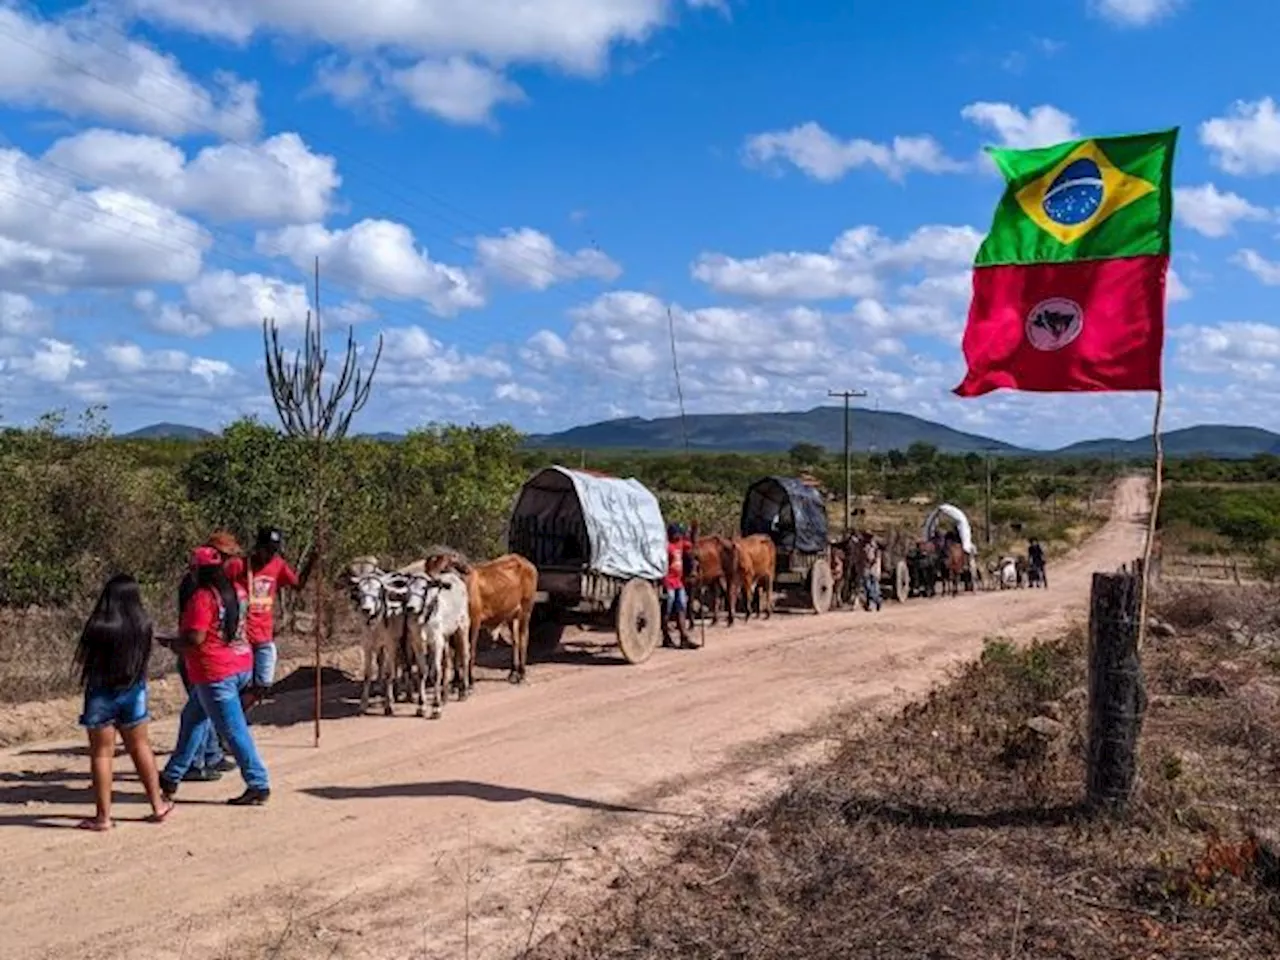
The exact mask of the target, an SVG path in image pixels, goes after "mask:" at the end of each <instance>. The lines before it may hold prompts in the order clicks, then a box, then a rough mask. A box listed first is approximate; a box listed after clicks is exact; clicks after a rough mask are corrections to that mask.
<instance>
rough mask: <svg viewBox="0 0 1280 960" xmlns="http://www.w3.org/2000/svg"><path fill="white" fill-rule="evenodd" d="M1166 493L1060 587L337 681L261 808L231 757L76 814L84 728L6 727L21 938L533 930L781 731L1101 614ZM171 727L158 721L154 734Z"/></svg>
mask: <svg viewBox="0 0 1280 960" xmlns="http://www.w3.org/2000/svg"><path fill="white" fill-rule="evenodd" d="M1146 509H1147V506H1146V486H1145V483H1144V481H1141V480H1136V479H1135V480H1128V481H1125V482H1124V483H1123V484H1121V486H1120V488H1119V490H1118V493H1117V496H1116V498H1115V500H1114V502H1113V516H1112V519H1111V521H1110V522H1109V523H1108V524H1107V526H1106V527H1104V528H1103V530H1102V531H1100V532H1099V534H1098V535H1097V536H1095V537H1094V538H1093V539H1091V540H1090V541H1089V542H1088V543H1087V544H1086V545H1085V546H1084V547H1082V548H1081V549H1080V550H1079V551H1077V552H1076V554H1074V555H1073V556H1071V557H1069V558H1064V559H1063V560H1061V561H1059V562H1058V563H1056V564H1055V565H1054V567H1053V568H1052V569H1051V570H1050V576H1051V581H1052V585H1053V587H1052V589H1051V590H1049V591H1040V590H1022V591H1010V592H1004V593H1000V592H993V593H987V594H979V595H967V596H961V597H960V598H957V599H949V598H939V599H934V600H929V601H924V600H916V601H909V602H908V603H906V604H904V605H896V604H891V605H889V606H887V607H886V608H885V610H884V611H883V612H882V613H881V614H879V615H868V614H866V613H861V612H834V613H831V614H828V615H826V616H824V617H820V618H819V617H813V616H805V615H799V614H793V615H781V614H779V615H777V616H775V618H774V619H773V621H772V622H771V623H770V622H765V623H763V624H760V625H756V624H755V623H754V622H753V623H752V624H751V625H749V626H747V627H745V628H744V627H743V626H741V625H738V626H736V627H735V628H734V629H733V630H732V631H726V630H725V629H724V628H723V627H721V628H718V629H714V630H711V631H709V632H708V645H707V648H706V649H704V650H701V651H696V652H694V651H689V652H685V651H663V650H660V651H658V653H656V654H655V655H654V657H653V658H652V659H651V660H650V661H649V662H648V663H646V664H643V665H641V666H638V667H630V666H613V665H611V664H608V663H601V662H599V658H597V660H596V661H595V662H588V661H586V660H579V661H576V662H567V663H554V664H544V665H537V666H536V667H535V668H534V669H532V670H531V674H530V680H529V682H528V684H527V685H526V686H525V687H524V688H521V689H511V688H509V687H508V685H507V684H505V683H501V682H488V683H482V684H481V685H480V689H479V692H478V693H477V695H476V696H475V698H474V699H473V700H471V701H470V702H468V703H464V704H457V703H454V702H452V701H451V702H450V703H449V704H448V706H447V707H446V710H445V715H444V718H443V719H442V720H440V721H436V722H431V721H427V720H421V719H417V718H415V717H413V716H412V712H411V709H410V708H409V707H408V705H405V704H401V705H399V709H400V715H399V716H397V717H393V718H384V717H382V716H380V715H379V716H368V717H355V716H350V715H349V714H350V712H351V708H350V707H349V706H346V705H344V704H342V703H339V702H335V703H334V704H332V705H331V707H330V709H331V710H334V711H338V712H339V713H342V712H345V713H346V714H348V715H347V716H344V717H342V718H341V719H335V720H332V721H329V722H328V723H327V724H326V726H325V728H324V735H323V736H324V740H323V744H322V747H321V749H320V750H318V751H317V750H315V749H313V748H312V746H311V731H310V725H309V724H308V723H306V722H301V723H294V724H291V725H290V724H287V723H285V722H284V721H283V720H278V721H276V722H275V723H274V724H264V725H262V726H259V727H257V728H256V730H257V736H258V739H259V744H260V745H261V746H262V747H263V748H264V751H265V754H266V758H267V761H268V764H269V766H270V769H271V774H272V785H273V788H274V793H273V797H272V801H271V804H270V806H269V807H267V808H263V809H248V810H241V809H233V808H228V807H226V806H224V805H223V804H222V803H221V801H222V800H223V799H225V798H226V797H228V796H230V795H232V794H233V793H235V792H238V791H239V789H240V783H239V778H238V776H236V775H234V774H233V775H232V776H231V777H228V778H225V779H224V780H223V781H222V782H220V783H212V784H200V783H188V784H184V785H183V788H182V799H183V801H184V802H183V803H182V804H180V806H179V809H178V810H177V811H176V812H175V814H174V816H173V817H172V818H171V820H170V821H169V822H168V823H166V824H164V825H160V826H156V825H150V824H145V823H140V822H135V818H139V817H141V816H142V815H143V814H144V813H145V812H146V809H147V808H146V806H145V804H143V803H139V801H140V800H141V799H142V798H141V797H140V796H139V791H138V786H137V784H136V783H135V782H133V781H132V773H130V774H129V779H127V780H126V781H125V782H123V783H121V784H120V787H119V790H118V795H117V807H116V816H117V817H118V818H119V820H120V822H119V826H118V828H117V829H116V830H115V831H114V832H113V833H111V834H106V835H95V834H91V833H87V832H83V831H78V830H74V829H67V828H68V827H71V826H72V825H74V823H75V822H76V820H77V819H79V818H80V817H82V816H84V815H86V814H88V813H89V812H90V810H91V808H90V806H89V805H88V804H87V803H86V800H87V797H88V792H87V787H88V765H87V761H86V759H85V758H84V757H83V755H81V753H80V752H79V743H78V742H75V741H71V742H63V743H49V744H38V745H29V746H26V747H22V748H16V749H13V750H8V751H5V752H3V753H0V863H2V864H3V871H2V879H0V957H4V958H10V957H13V958H18V957H21V958H42V957H58V958H60V960H73V958H81V957H94V958H126V957H127V958H152V957H156V958H160V957H165V958H174V960H176V958H185V960H205V958H211V960H212V958H235V957H318V958H324V957H353V958H354V957H360V958H377V960H394V958H401V957H405V958H407V957H415V958H419V957H463V956H468V957H473V958H480V957H491V958H498V957H508V956H513V955H515V954H517V953H518V952H519V950H520V949H522V948H523V946H524V944H525V942H526V940H527V938H528V937H529V936H530V930H531V929H536V932H537V935H538V936H542V935H543V934H545V933H547V932H549V931H550V930H551V929H552V928H553V927H554V926H555V925H556V923H557V922H558V921H559V920H561V919H563V918H564V917H565V916H567V915H572V914H574V913H575V912H579V911H582V910H586V909H589V907H590V903H591V902H592V901H593V900H594V899H597V898H599V897H601V896H603V895H605V894H607V893H608V888H609V886H610V885H613V886H617V885H620V884H622V883H625V882H626V881H627V878H628V876H629V875H630V874H631V873H634V872H635V871H636V870H637V868H639V867H642V866H643V865H644V864H645V863H652V862H654V860H655V858H656V857H658V856H659V855H660V854H661V853H662V852H663V851H664V850H667V849H669V848H670V845H671V843H672V841H673V838H674V837H676V836H678V834H679V832H680V830H682V829H684V828H687V827H688V826H689V825H690V824H691V823H695V822H696V821H697V820H698V819H699V818H703V817H707V816H722V815H725V814H729V813H733V812H735V811H736V810H737V809H739V808H741V807H742V806H743V805H744V804H746V803H748V802H751V801H752V800H754V799H755V798H756V797H757V796H758V795H759V794H760V793H762V792H765V791H768V790H770V789H772V788H774V787H776V785H777V783H779V782H780V781H781V778H783V777H784V776H785V775H786V773H787V772H788V764H793V765H794V763H796V762H802V761H805V760H812V759H815V758H816V756H817V752H816V748H815V747H814V745H813V744H814V743H815V738H814V737H809V738H808V740H807V743H808V744H809V746H808V747H806V746H805V745H804V744H805V743H806V740H805V738H801V737H797V738H792V739H791V740H787V739H785V738H786V735H788V734H799V733H802V732H804V731H807V730H812V729H813V728H814V727H815V725H818V724H820V723H821V722H822V721H823V720H824V718H827V717H829V716H830V715H831V714H832V713H833V711H835V710H837V709H839V708H845V707H850V706H862V707H865V709H867V710H868V711H869V712H870V711H872V710H875V709H878V708H882V707H883V706H885V705H886V704H887V703H888V702H890V701H894V700H896V699H900V698H901V697H903V696H906V695H910V694H914V693H919V692H921V691H922V690H924V689H925V688H927V687H928V686H930V685H931V684H932V683H933V682H934V681H936V680H937V679H939V678H940V677H941V675H942V674H943V672H944V670H945V669H946V667H948V666H949V665H951V664H953V663H955V662H956V661H957V660H959V659H962V658H966V657H969V656H972V655H973V654H974V653H975V652H976V651H977V650H979V649H980V648H981V644H982V640H983V638H984V637H986V636H992V635H996V634H1002V635H1008V636H1014V637H1020V638H1022V637H1028V636H1030V635H1032V634H1036V633H1039V634H1048V633H1050V632H1051V631H1053V630H1054V629H1056V628H1057V627H1059V626H1061V625H1062V624H1063V623H1064V622H1065V621H1066V620H1068V619H1070V618H1071V617H1073V616H1077V615H1079V614H1081V613H1082V612H1083V610H1084V604H1085V599H1086V597H1087V592H1088V582H1089V574H1090V573H1091V572H1092V571H1094V570H1097V569H1114V568H1116V567H1117V566H1118V565H1119V564H1121V563H1123V562H1127V561H1128V560H1130V559H1132V558H1133V557H1135V556H1137V555H1138V554H1139V552H1140V550H1141V544H1142V529H1141V527H1140V525H1139V524H1138V522H1137V521H1138V520H1139V519H1140V518H1141V516H1142V515H1143V514H1144V513H1145V511H1146ZM567 636H571V635H567ZM493 676H494V677H495V678H496V677H497V676H498V674H497V673H496V672H494V674H493ZM302 699H305V695H302ZM297 707H298V704H296V703H295V704H294V708H295V713H296V712H297ZM302 713H303V715H304V716H305V707H303V710H302ZM174 733H175V730H174V724H173V723H172V722H165V723H161V724H158V725H157V726H156V728H155V731H154V735H155V740H156V742H157V743H158V744H161V745H168V744H171V743H172V740H173V736H174ZM780 737H781V738H784V739H782V740H779V738H780ZM762 744H771V745H770V746H768V747H767V748H762V747H761V745H762ZM125 766H126V768H127V761H125ZM539 904H541V906H539ZM535 919H536V921H537V922H536V924H535V923H534V921H535Z"/></svg>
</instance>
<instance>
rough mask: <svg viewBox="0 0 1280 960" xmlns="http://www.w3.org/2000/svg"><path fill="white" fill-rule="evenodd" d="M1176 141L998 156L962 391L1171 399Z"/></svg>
mask: <svg viewBox="0 0 1280 960" xmlns="http://www.w3.org/2000/svg"><path fill="white" fill-rule="evenodd" d="M1177 137H1178V128H1176V127H1175V128H1173V129H1171V130H1166V131H1161V132H1157V133H1145V134H1131V135H1126V136H1117V137H1095V138H1091V139H1086V140H1072V141H1069V142H1067V143H1060V144H1056V145H1054V146H1051V147H1043V148H1039V149H1035V150H999V149H989V150H988V153H989V154H990V156H991V157H992V159H993V160H994V161H995V163H996V166H997V167H999V169H1000V172H1001V173H1002V174H1003V175H1004V178H1005V191H1004V195H1003V196H1002V197H1001V198H1000V203H999V205H998V206H997V207H996V213H995V217H994V218H993V220H992V224H991V231H990V232H989V233H988V234H987V236H986V239H985V240H984V241H983V243H982V246H981V247H980V248H979V250H978V254H977V256H976V258H975V260H974V270H973V298H972V300H971V301H970V305H969V319H968V323H967V325H966V328H965V334H964V341H963V349H964V355H965V360H966V362H967V365H968V372H967V374H966V376H965V378H964V381H963V382H962V383H961V384H960V386H958V387H956V389H955V392H956V393H957V394H959V395H960V396H962V397H976V396H981V395H983V394H987V393H990V392H992V391H993V390H1000V389H1010V390H1026V391H1036V392H1065V391H1119V390H1156V391H1158V390H1160V389H1161V388H1162V380H1161V359H1162V356H1163V350H1164V313H1165V287H1166V283H1167V278H1168V270H1169V233H1170V229H1169V228H1170V223H1171V222H1172V219H1173V156H1174V147H1175V144H1176V142H1177Z"/></svg>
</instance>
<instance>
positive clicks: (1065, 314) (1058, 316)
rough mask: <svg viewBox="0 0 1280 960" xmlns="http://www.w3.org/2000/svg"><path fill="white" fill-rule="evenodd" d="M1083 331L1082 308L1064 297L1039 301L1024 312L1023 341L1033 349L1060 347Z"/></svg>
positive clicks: (1055, 348) (1070, 341) (1058, 348)
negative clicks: (1024, 331)
mask: <svg viewBox="0 0 1280 960" xmlns="http://www.w3.org/2000/svg"><path fill="white" fill-rule="evenodd" d="M1082 330H1084V309H1083V308H1082V307H1081V306H1080V304H1078V303H1076V302H1075V301H1074V300H1068V299H1067V298H1066V297H1050V298H1049V299H1048V300H1041V301H1040V302H1039V303H1037V304H1036V305H1035V306H1034V307H1032V308H1031V312H1030V313H1028V314H1027V326H1026V331H1027V341H1028V342H1029V343H1030V344H1031V346H1033V347H1035V348H1036V349H1037V350H1044V351H1052V350H1061V349H1062V348H1063V347H1065V346H1068V345H1069V344H1071V343H1072V342H1073V341H1074V340H1075V339H1076V337H1078V336H1080V332H1081V331H1082Z"/></svg>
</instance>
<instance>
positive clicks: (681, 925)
mask: <svg viewBox="0 0 1280 960" xmlns="http://www.w3.org/2000/svg"><path fill="white" fill-rule="evenodd" d="M1155 609H1156V610H1157V612H1158V613H1159V615H1160V617H1161V618H1162V619H1163V620H1164V621H1165V622H1166V624H1167V626H1166V628H1165V629H1163V630H1162V631H1161V632H1160V635H1159V636H1158V637H1153V638H1152V639H1151V641H1150V642H1149V643H1148V646H1147V648H1146V649H1145V651H1144V660H1145V670H1146V676H1147V690H1148V695H1149V698H1150V701H1149V706H1148V709H1147V713H1146V717H1145V720H1144V726H1143V740H1142V745H1141V752H1140V786H1139V788H1138V794H1137V797H1136V799H1135V802H1134V804H1133V807H1132V811H1131V815H1130V816H1129V817H1128V818H1126V819H1122V820H1117V821H1108V820H1090V819H1089V818H1088V817H1086V816H1085V814H1084V813H1083V812H1082V810H1081V809H1080V807H1079V806H1078V803H1079V801H1080V799H1081V798H1082V796H1083V793H1084V744H1085V736H1086V731H1087V726H1086V717H1085V711H1086V701H1087V693H1086V690H1085V686H1084V684H1085V682H1086V667H1085V647H1086V644H1085V637H1084V635H1083V632H1082V631H1079V630H1077V631H1075V632H1072V633H1070V634H1068V635H1067V636H1065V637H1062V638H1060V639H1057V640H1053V641H1051V642H1045V643H1036V644H1033V645H1031V646H1030V647H1026V648H1017V647H1014V646H1013V645H1010V644H1008V643H1005V642H1003V641H1001V640H1000V639H998V638H992V639H991V640H989V641H988V643H987V646H986V650H985V652H984V654H983V656H982V657H981V659H980V660H978V661H977V662H975V663H973V664H971V665H969V666H967V667H965V668H964V669H963V670H962V671H960V673H959V674H958V675H957V676H956V677H955V679H954V680H953V681H952V682H951V683H949V684H948V685H946V686H944V687H941V688H939V689H938V690H936V691H935V692H934V693H933V694H932V695H931V696H930V697H928V698H927V699H925V700H923V701H921V702H918V703H916V704H913V705H912V706H910V707H908V708H906V709H905V710H903V711H902V712H901V713H899V714H898V715H897V716H894V717H892V718H889V719H887V720H885V721H883V722H877V723H874V724H872V725H870V726H868V725H867V724H866V723H865V722H863V718H861V717H857V716H850V717H848V718H846V720H845V723H846V725H847V727H848V728H849V730H850V733H849V735H848V740H847V742H846V743H845V745H844V747H843V749H842V750H840V751H839V753H838V755H837V756H836V758H835V759H834V760H833V761H832V762H831V763H830V764H828V765H826V766H824V767H822V768H821V769H819V770H817V771H815V772H812V773H809V774H805V775H802V776H801V777H800V778H799V779H798V780H796V781H794V782H793V783H792V784H791V785H790V787H789V788H788V789H787V790H786V792H785V793H784V794H783V795H782V796H781V797H779V798H778V799H777V800H776V801H774V802H772V803H770V804H768V805H767V806H764V807H761V808H759V809H752V810H748V811H746V812H744V814H743V815H742V816H741V817H740V818H738V819H736V820H735V821H734V822H732V823H730V824H728V825H717V826H714V827H710V828H708V829H706V830H704V831H702V832H699V833H696V834H694V835H693V836H691V837H690V838H689V839H688V841H687V842H686V843H685V844H684V846H683V848H682V849H681V850H680V851H679V853H678V855H677V856H676V857H675V859H674V861H673V863H672V864H668V865H664V866H663V867H662V868H661V869H658V870H656V871H655V872H654V873H653V874H652V875H649V876H644V877H639V878H628V882H626V883H619V884H617V886H618V887H619V888H620V892H618V893H617V894H615V895H613V896H612V898H611V899H610V900H609V901H608V902H606V903H605V904H603V905H602V907H601V908H600V909H598V910H595V911H593V912H592V913H591V915H590V917H589V918H586V919H584V920H583V921H582V922H581V923H580V924H579V925H578V926H576V927H571V928H567V929H563V930H561V931H559V932H557V933H556V934H555V935H553V936H552V937H551V938H549V939H548V940H546V941H544V942H543V943H542V944H541V945H540V946H539V947H538V948H537V949H536V950H535V951H534V952H533V954H532V956H533V957H535V958H538V960H568V958H571V957H572V958H575V960H614V958H623V957H627V958H635V960H640V958H644V960H662V958H671V960H675V958H681V960H700V958H705V960H711V958H718V957H739V958H761V960H764V958H769V960H789V958H794V960H826V958H830V960H844V958H848V957H876V958H878V960H897V958H902V960H908V958H910V960H917V958H919V957H932V958H938V960H978V958H981V960H987V958H990V957H1056V958H1064V960H1068V958H1070V960H1086V958H1089V960H1091V958H1094V957H1159V958H1163V960H1174V958H1186V960H1192V958H1195V960H1202V958H1214V957H1221V958H1224V960H1226V958H1231V960H1235V958H1238V957H1263V956H1272V955H1274V953H1275V945H1276V943H1278V942H1280V861H1278V860H1277V856H1278V855H1280V846H1277V844H1280V835H1277V834H1276V833H1275V830H1276V828H1277V826H1280V656H1278V654H1277V650H1278V649H1280V605H1278V604H1277V603H1276V600H1275V598H1274V596H1272V595H1270V594H1267V593H1254V592H1247V591H1244V592H1242V591H1233V592H1230V593H1227V592H1223V591H1219V592H1208V591H1204V590H1197V591H1195V592H1191V593H1185V592H1184V593H1165V594H1164V595H1163V596H1161V597H1160V598H1159V599H1158V602H1157V604H1156V606H1155ZM1029 721H1031V722H1029Z"/></svg>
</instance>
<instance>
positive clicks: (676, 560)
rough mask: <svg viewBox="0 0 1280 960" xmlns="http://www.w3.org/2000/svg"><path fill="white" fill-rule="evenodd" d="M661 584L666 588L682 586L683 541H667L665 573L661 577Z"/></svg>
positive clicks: (674, 588) (676, 588) (673, 588)
mask: <svg viewBox="0 0 1280 960" xmlns="http://www.w3.org/2000/svg"><path fill="white" fill-rule="evenodd" d="M662 585H663V586H664V587H666V588H667V589H668V590H678V589H680V588H681V587H683V586H684V541H682V540H677V541H676V542H674V543H672V542H670V541H668V542H667V575H666V576H665V577H663V578H662Z"/></svg>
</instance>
